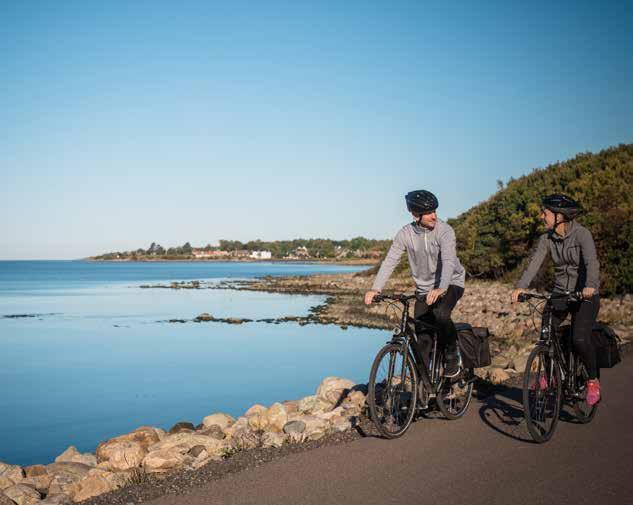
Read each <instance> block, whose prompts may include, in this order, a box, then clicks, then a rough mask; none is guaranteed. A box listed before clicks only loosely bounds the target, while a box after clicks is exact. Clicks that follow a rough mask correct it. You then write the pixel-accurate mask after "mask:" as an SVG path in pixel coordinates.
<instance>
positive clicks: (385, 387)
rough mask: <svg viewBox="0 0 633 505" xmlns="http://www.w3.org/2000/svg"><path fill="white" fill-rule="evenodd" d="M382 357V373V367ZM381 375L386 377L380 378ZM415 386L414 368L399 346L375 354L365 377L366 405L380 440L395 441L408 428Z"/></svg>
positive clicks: (412, 413)
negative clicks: (383, 438) (366, 384)
mask: <svg viewBox="0 0 633 505" xmlns="http://www.w3.org/2000/svg"><path fill="white" fill-rule="evenodd" d="M385 358H387V361H386V363H385V364H386V370H385V369H384V367H383V366H382V365H383V360H384V359H385ZM384 372H386V377H383V376H382V375H383V373H384ZM403 375H404V381H402V376H403ZM403 384H404V385H403ZM417 387H418V377H417V374H416V371H415V366H414V365H413V362H412V361H411V358H410V356H409V354H408V353H405V354H403V352H402V346H400V345H397V344H387V345H386V346H384V347H383V348H382V349H380V351H378V354H377V355H376V358H375V359H374V363H373V364H372V367H371V372H370V374H369V385H368V392H367V403H368V405H369V413H370V416H371V419H372V421H373V423H374V425H375V426H376V429H377V430H378V432H379V433H380V434H381V435H382V436H383V437H385V438H398V437H400V436H402V435H403V434H404V433H405V432H406V431H407V429H409V426H410V425H411V422H412V421H413V418H414V416H415V407H416V402H417V394H416V392H417Z"/></svg>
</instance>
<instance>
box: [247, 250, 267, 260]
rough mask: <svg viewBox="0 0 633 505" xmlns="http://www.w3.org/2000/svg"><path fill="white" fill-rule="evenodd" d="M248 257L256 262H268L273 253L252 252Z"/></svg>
mask: <svg viewBox="0 0 633 505" xmlns="http://www.w3.org/2000/svg"><path fill="white" fill-rule="evenodd" d="M250 257H251V258H253V259H256V260H269V259H271V258H272V257H273V253H271V252H270V251H253V252H251V255H250Z"/></svg>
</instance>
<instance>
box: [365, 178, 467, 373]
mask: <svg viewBox="0 0 633 505" xmlns="http://www.w3.org/2000/svg"><path fill="white" fill-rule="evenodd" d="M405 200H406V202H407V209H408V210H409V212H411V214H413V217H414V218H415V221H414V222H412V223H409V224H407V225H405V226H404V227H403V228H402V229H401V230H400V231H399V232H398V233H397V234H396V236H395V238H394V239H393V243H392V244H391V248H390V249H389V252H388V253H387V257H386V258H385V259H384V261H383V262H382V264H381V265H380V269H379V270H378V274H377V275H376V278H375V279H374V284H373V286H372V288H371V290H370V291H368V292H367V293H365V303H366V304H367V305H370V304H371V303H372V301H373V300H374V297H375V296H376V295H377V294H378V293H380V291H381V290H382V288H383V287H384V285H385V283H386V282H387V280H388V279H389V277H390V276H391V274H392V273H393V270H394V269H395V268H396V266H397V265H398V263H399V260H400V257H401V256H402V253H403V252H404V251H407V256H408V258H409V265H410V267H411V274H412V276H413V280H414V281H415V284H416V298H417V299H416V303H415V311H414V313H415V318H416V319H427V318H428V319H433V320H434V323H435V325H436V326H437V328H438V330H439V340H440V343H441V344H443V345H444V346H445V348H446V351H445V354H446V367H445V370H444V375H445V376H446V377H454V376H456V375H457V374H458V373H459V359H458V356H457V330H456V329H455V325H454V324H453V321H452V320H451V312H452V311H453V309H454V308H455V305H456V304H457V301H458V300H459V299H460V298H461V297H462V295H463V294H464V280H465V276H466V272H465V270H464V268H463V267H462V265H461V263H460V262H459V259H458V258H457V253H456V249H455V232H454V231H453V228H452V227H451V226H450V225H448V224H447V223H445V222H444V221H442V220H440V219H438V218H437V214H436V210H437V207H438V205H439V204H438V201H437V198H436V197H435V195H434V194H433V193H431V192H429V191H425V190H419V191H411V192H409V193H407V195H406V196H405Z"/></svg>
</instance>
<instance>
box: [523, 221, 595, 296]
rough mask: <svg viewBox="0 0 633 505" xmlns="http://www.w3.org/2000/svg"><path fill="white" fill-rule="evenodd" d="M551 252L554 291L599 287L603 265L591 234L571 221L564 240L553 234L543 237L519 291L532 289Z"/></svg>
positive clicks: (549, 233) (546, 234)
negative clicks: (599, 260) (601, 266)
mask: <svg viewBox="0 0 633 505" xmlns="http://www.w3.org/2000/svg"><path fill="white" fill-rule="evenodd" d="M548 252H549V254H550V256H551V257H552V261H553V262H554V291H580V290H582V289H583V288H585V287H588V288H595V289H598V288H599V287H600V264H599V263H598V256H597V254H596V246H595V244H594V243H593V237H592V236H591V232H590V231H589V230H588V229H587V228H585V227H584V226H582V225H580V224H578V223H576V222H575V221H572V222H571V223H569V228H568V230H567V234H566V235H565V236H564V237H561V236H560V235H558V234H556V233H554V232H548V233H544V234H543V235H541V237H540V239H539V241H538V244H537V246H536V250H535V251H534V254H533V255H532V258H531V259H530V264H529V265H528V267H527V268H526V270H525V272H523V276H522V277H521V279H520V280H519V282H518V284H517V288H522V289H525V288H528V287H529V286H530V283H531V282H532V279H534V277H535V276H536V274H537V273H538V271H539V268H540V267H541V265H542V264H543V260H544V259H545V257H546V256H547V253H548Z"/></svg>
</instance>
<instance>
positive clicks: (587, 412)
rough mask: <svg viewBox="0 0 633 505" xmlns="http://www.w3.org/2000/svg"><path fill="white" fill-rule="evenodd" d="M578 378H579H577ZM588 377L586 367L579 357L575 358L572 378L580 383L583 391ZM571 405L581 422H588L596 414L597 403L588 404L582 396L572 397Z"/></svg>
mask: <svg viewBox="0 0 633 505" xmlns="http://www.w3.org/2000/svg"><path fill="white" fill-rule="evenodd" d="M579 378H580V380H579ZM588 378H589V374H588V373H587V369H586V367H585V365H584V363H583V362H582V361H580V360H579V359H577V360H576V363H575V370H574V380H575V381H576V384H578V383H580V384H582V386H581V387H582V390H583V391H584V385H585V383H586V382H587V379H588ZM572 403H573V407H574V414H575V415H576V419H577V420H578V422H579V423H581V424H587V423H590V422H591V421H592V420H593V418H594V417H595V415H596V412H597V410H598V404H597V403H596V404H595V405H592V406H589V405H587V402H586V401H585V400H584V397H583V398H574V399H573V402H572Z"/></svg>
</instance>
